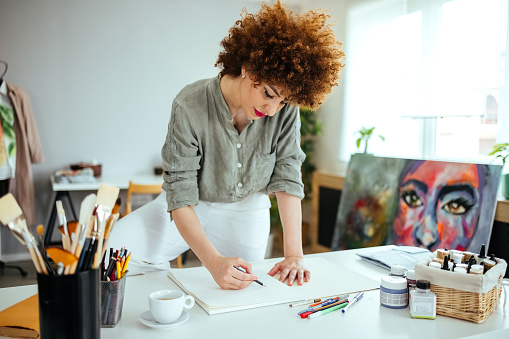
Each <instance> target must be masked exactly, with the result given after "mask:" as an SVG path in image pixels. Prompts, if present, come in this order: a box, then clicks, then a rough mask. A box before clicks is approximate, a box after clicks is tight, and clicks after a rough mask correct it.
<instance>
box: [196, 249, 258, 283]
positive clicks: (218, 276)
mask: <svg viewBox="0 0 509 339" xmlns="http://www.w3.org/2000/svg"><path fill="white" fill-rule="evenodd" d="M233 266H236V267H239V268H243V269H244V270H245V271H246V272H245V273H244V272H241V271H239V270H237V269H236V268H235V267H233ZM205 267H206V268H207V269H208V270H209V272H210V274H212V278H214V281H215V282H216V283H217V284H218V285H219V287H221V289H223V290H241V289H243V288H246V287H248V286H249V285H250V284H251V283H252V282H253V281H254V280H256V279H258V278H257V277H256V276H255V275H254V274H253V273H252V268H251V264H250V263H248V262H247V261H245V260H244V259H242V258H238V257H237V258H235V257H223V256H218V257H216V258H214V259H212V260H210V261H209V262H207V264H206V265H205Z"/></svg>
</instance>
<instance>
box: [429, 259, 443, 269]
mask: <svg viewBox="0 0 509 339" xmlns="http://www.w3.org/2000/svg"><path fill="white" fill-rule="evenodd" d="M428 266H429V267H430V268H436V269H441V268H442V265H440V264H439V263H437V262H434V261H432V262H430V263H429V264H428Z"/></svg>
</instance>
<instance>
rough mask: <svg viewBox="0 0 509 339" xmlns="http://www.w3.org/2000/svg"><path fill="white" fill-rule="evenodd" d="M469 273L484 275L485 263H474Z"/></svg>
mask: <svg viewBox="0 0 509 339" xmlns="http://www.w3.org/2000/svg"><path fill="white" fill-rule="evenodd" d="M469 273H470V274H477V275H482V274H483V273H484V266H483V265H472V267H470V272H469Z"/></svg>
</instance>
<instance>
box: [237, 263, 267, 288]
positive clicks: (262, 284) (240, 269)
mask: <svg viewBox="0 0 509 339" xmlns="http://www.w3.org/2000/svg"><path fill="white" fill-rule="evenodd" d="M233 268H235V269H237V270H239V271H241V272H242V273H246V272H245V271H244V270H243V269H242V268H240V267H237V266H235V265H233ZM253 281H254V282H255V283H257V284H259V285H261V286H263V287H267V286H265V284H264V283H262V282H261V281H260V280H253Z"/></svg>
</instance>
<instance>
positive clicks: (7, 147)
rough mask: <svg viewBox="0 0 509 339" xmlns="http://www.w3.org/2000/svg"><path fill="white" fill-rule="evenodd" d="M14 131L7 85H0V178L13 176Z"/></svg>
mask: <svg viewBox="0 0 509 339" xmlns="http://www.w3.org/2000/svg"><path fill="white" fill-rule="evenodd" d="M15 169H16V133H15V132H14V110H13V109H12V106H11V104H10V99H9V97H8V96H7V87H6V86H5V84H2V85H0V180H5V179H10V178H13V177H14V176H15Z"/></svg>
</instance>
